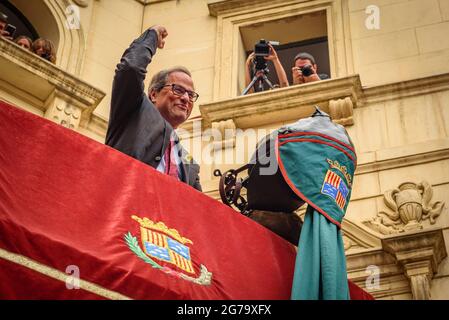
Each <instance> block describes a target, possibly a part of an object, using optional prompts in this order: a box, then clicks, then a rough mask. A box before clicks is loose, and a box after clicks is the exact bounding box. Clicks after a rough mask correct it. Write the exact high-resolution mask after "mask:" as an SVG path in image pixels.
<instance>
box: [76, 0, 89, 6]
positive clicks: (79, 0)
mask: <svg viewBox="0 0 449 320" xmlns="http://www.w3.org/2000/svg"><path fill="white" fill-rule="evenodd" d="M73 2H75V4H77V5H79V6H80V7H82V8H85V7H87V6H88V5H89V1H87V0H73Z"/></svg>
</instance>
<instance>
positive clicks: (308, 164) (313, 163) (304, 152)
mask: <svg viewBox="0 0 449 320" xmlns="http://www.w3.org/2000/svg"><path fill="white" fill-rule="evenodd" d="M301 139H314V140H319V141H322V142H325V143H331V144H332V145H336V146H338V147H339V148H340V149H343V150H344V151H345V152H346V153H348V154H349V155H351V156H352V157H353V158H355V156H354V155H353V152H352V151H350V150H349V149H347V148H345V147H343V146H341V145H338V144H337V143H335V142H333V141H329V140H326V139H323V138H322V137H319V136H306V137H301ZM289 140H290V141H291V140H294V139H293V138H290V139H280V140H279V142H280V143H281V142H283V141H289ZM279 155H280V160H281V162H282V164H283V166H284V169H285V170H284V172H283V174H284V179H285V180H286V181H287V182H288V181H290V182H291V183H292V184H293V185H294V186H295V188H296V190H297V191H299V192H300V193H301V194H298V196H299V197H301V198H302V199H303V200H305V201H307V202H308V203H309V204H311V205H312V206H313V207H315V209H318V208H319V209H321V210H322V211H324V212H325V213H326V214H327V215H329V217H330V218H331V219H333V220H335V221H337V222H338V223H341V221H342V219H343V216H344V213H345V212H346V208H347V206H348V203H349V199H350V197H351V183H352V177H353V175H354V170H355V163H354V162H353V161H352V160H351V159H350V158H349V157H348V156H347V155H346V154H345V153H344V152H342V151H340V150H338V149H337V148H335V147H333V146H329V145H326V144H321V143H314V142H289V143H286V144H284V145H280V146H279ZM328 159H329V160H331V161H337V162H338V163H339V164H340V165H341V166H344V167H345V168H346V169H347V173H348V176H349V177H350V179H351V181H347V178H346V177H345V175H344V174H343V173H342V172H341V171H339V170H336V169H334V168H331V167H330V165H329V162H328V161H327V160H328ZM328 170H330V171H332V172H333V173H335V174H336V175H338V176H339V177H340V178H341V180H342V182H343V183H344V184H345V186H346V188H347V189H348V194H347V196H346V201H345V205H344V206H343V207H342V208H341V207H339V206H338V205H337V203H336V201H335V199H334V198H332V197H330V196H328V195H326V194H323V193H322V192H321V191H322V187H323V182H324V180H325V177H326V174H327V171H328ZM294 191H295V190H294Z"/></svg>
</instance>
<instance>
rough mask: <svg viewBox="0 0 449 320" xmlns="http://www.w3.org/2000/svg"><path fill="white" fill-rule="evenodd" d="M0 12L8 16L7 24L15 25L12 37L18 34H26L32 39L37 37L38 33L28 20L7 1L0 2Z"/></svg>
mask: <svg viewBox="0 0 449 320" xmlns="http://www.w3.org/2000/svg"><path fill="white" fill-rule="evenodd" d="M0 12H2V13H4V14H6V15H7V16H8V24H11V25H13V26H15V27H16V33H15V34H14V38H17V37H18V36H22V35H23V36H27V37H29V38H31V39H32V40H33V41H34V40H36V39H37V38H39V34H38V33H37V31H36V29H34V27H33V25H32V24H31V22H30V21H28V19H27V18H26V17H25V16H24V15H23V14H22V12H20V11H19V10H18V9H17V8H16V7H15V6H14V5H12V4H11V2H9V1H2V2H1V3H0Z"/></svg>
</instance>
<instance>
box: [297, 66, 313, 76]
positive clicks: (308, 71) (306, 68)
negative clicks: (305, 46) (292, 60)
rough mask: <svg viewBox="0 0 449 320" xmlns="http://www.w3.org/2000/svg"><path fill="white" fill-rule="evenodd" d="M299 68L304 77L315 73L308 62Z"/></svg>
mask: <svg viewBox="0 0 449 320" xmlns="http://www.w3.org/2000/svg"><path fill="white" fill-rule="evenodd" d="M299 69H300V70H301V72H302V74H303V75H304V76H305V77H309V76H311V75H312V74H314V73H315V72H314V71H313V69H312V66H311V65H310V64H306V65H305V66H302V67H300V68H299Z"/></svg>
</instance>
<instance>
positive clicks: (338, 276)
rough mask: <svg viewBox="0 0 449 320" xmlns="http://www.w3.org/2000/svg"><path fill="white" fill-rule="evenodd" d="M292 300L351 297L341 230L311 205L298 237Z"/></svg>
mask: <svg viewBox="0 0 449 320" xmlns="http://www.w3.org/2000/svg"><path fill="white" fill-rule="evenodd" d="M291 298H292V300H349V288H348V279H347V273H346V258H345V251H344V245H343V239H342V236H341V231H340V230H339V229H338V228H337V226H336V225H335V224H333V223H331V222H330V221H328V220H327V219H326V218H325V217H324V216H323V215H322V214H320V213H318V212H317V211H316V210H314V209H313V208H312V207H311V206H308V208H307V212H306V216H305V219H304V224H303V226H302V229H301V236H300V239H299V246H298V254H297V256H296V264H295V274H294V277H293V286H292V295H291Z"/></svg>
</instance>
